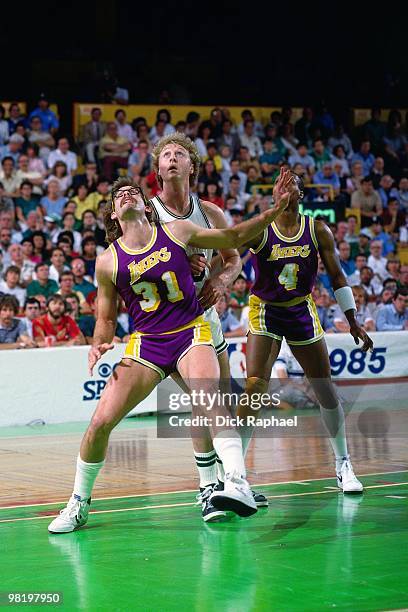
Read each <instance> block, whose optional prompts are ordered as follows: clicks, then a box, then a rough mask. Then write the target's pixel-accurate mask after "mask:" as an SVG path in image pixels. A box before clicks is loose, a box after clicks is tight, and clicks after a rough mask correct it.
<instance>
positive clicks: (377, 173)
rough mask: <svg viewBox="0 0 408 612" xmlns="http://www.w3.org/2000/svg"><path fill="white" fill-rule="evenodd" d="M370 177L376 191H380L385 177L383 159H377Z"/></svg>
mask: <svg viewBox="0 0 408 612" xmlns="http://www.w3.org/2000/svg"><path fill="white" fill-rule="evenodd" d="M368 176H369V178H370V179H371V180H372V181H373V185H374V189H378V188H379V186H380V181H381V179H382V177H383V176H384V160H383V158H382V157H376V158H375V160H374V165H373V167H372V169H371V172H370V174H369V175H368Z"/></svg>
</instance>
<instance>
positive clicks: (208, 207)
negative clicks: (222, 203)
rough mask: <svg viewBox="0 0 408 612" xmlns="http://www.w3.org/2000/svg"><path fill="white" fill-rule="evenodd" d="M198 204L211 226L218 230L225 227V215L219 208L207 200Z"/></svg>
mask: <svg viewBox="0 0 408 612" xmlns="http://www.w3.org/2000/svg"><path fill="white" fill-rule="evenodd" d="M200 203H201V206H202V209H203V211H204V213H205V214H206V215H207V217H208V220H209V221H210V223H211V225H213V226H214V227H218V228H219V227H226V226H227V221H226V219H225V215H224V213H223V212H222V210H221V208H220V207H219V206H217V205H216V204H213V203H212V202H208V201H207V200H200Z"/></svg>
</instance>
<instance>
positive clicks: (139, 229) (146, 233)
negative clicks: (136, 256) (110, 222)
mask: <svg viewBox="0 0 408 612" xmlns="http://www.w3.org/2000/svg"><path fill="white" fill-rule="evenodd" d="M120 226H121V228H122V232H123V235H122V238H121V239H122V241H123V242H124V244H125V245H126V246H127V247H128V248H129V249H135V250H139V249H143V248H144V247H145V246H146V245H148V244H149V242H150V240H151V238H152V234H153V226H152V224H151V223H150V222H149V220H148V219H147V217H146V216H145V215H143V217H135V218H134V219H129V220H127V221H123V220H122V221H121V223H120Z"/></svg>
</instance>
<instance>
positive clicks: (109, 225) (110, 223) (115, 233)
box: [103, 176, 157, 244]
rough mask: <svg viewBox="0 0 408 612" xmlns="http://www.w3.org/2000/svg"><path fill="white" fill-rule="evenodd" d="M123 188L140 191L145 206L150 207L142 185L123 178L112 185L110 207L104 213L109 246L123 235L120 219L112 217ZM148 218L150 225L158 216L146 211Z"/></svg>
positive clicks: (106, 207)
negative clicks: (116, 198)
mask: <svg viewBox="0 0 408 612" xmlns="http://www.w3.org/2000/svg"><path fill="white" fill-rule="evenodd" d="M122 187H133V188H134V189H137V190H138V191H140V194H141V196H142V198H143V201H144V203H145V206H149V200H148V199H147V198H146V196H145V194H144V192H143V190H142V188H141V187H140V185H138V184H137V183H135V182H134V181H133V180H132V179H131V178H129V177H126V176H122V177H121V178H119V179H118V180H117V181H115V182H114V183H113V185H112V191H111V196H110V202H109V203H110V206H108V205H107V206H105V209H104V211H103V222H104V225H105V232H106V242H107V243H108V244H111V243H112V242H114V241H115V240H117V239H118V238H120V237H121V236H122V234H123V232H122V228H121V227H120V224H119V221H118V219H112V217H111V214H112V211H113V210H114V200H115V197H116V194H117V192H118V191H119V189H121V188H122ZM146 217H147V218H148V220H149V222H150V223H152V222H156V221H157V219H156V215H155V214H154V213H153V212H149V211H146Z"/></svg>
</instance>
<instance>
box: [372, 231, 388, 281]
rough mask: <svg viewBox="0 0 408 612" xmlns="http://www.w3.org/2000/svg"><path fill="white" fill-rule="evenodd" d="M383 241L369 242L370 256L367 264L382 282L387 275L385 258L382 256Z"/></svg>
mask: <svg viewBox="0 0 408 612" xmlns="http://www.w3.org/2000/svg"><path fill="white" fill-rule="evenodd" d="M382 249H383V243H382V241H381V240H372V241H371V243H370V256H369V258H368V262H367V263H368V266H369V267H370V268H371V269H372V271H373V273H374V275H375V276H377V277H378V279H379V281H380V282H381V283H382V282H383V281H384V280H385V279H386V278H387V277H388V273H387V268H386V264H387V259H386V258H385V257H383V256H382Z"/></svg>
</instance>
